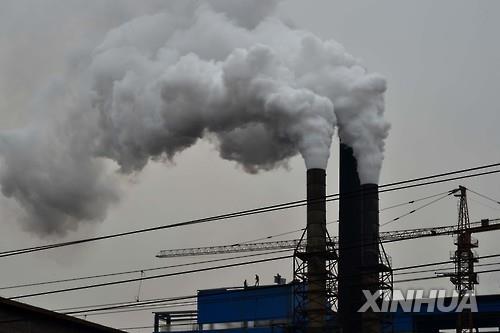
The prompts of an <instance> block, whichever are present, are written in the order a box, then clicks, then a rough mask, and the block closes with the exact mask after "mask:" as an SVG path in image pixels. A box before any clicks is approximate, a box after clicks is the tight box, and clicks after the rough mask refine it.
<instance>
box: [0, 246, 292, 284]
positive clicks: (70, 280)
mask: <svg viewBox="0 0 500 333" xmlns="http://www.w3.org/2000/svg"><path fill="white" fill-rule="evenodd" d="M287 251H290V249H286V250H277V251H272V252H264V253H256V254H246V255H239V256H233V257H228V258H220V259H210V260H203V261H196V262H190V263H184V264H176V265H169V266H162V267H151V268H143V269H135V270H129V271H122V272H114V273H105V274H96V275H87V276H82V277H74V278H67V279H59V280H51V281H42V282H33V283H25V284H18V285H12V286H6V287H0V290H6V289H15V288H23V287H34V286H41V285H47V284H55V283H63V282H72V281H80V280H88V279H96V278H102V277H110V276H117V275H127V274H134V273H141V272H151V271H157V270H163V269H169V268H178V267H184V266H192V265H201V264H207V263H214V262H220V261H228V260H234V259H241V258H249V257H257V256H263V255H269V254H276V253H281V252H287Z"/></svg>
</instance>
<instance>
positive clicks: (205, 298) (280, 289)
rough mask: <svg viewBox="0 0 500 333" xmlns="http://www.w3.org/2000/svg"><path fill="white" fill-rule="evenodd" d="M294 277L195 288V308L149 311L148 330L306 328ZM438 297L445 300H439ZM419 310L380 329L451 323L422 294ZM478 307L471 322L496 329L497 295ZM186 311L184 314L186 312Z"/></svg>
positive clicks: (452, 318) (234, 332)
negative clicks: (300, 318)
mask: <svg viewBox="0 0 500 333" xmlns="http://www.w3.org/2000/svg"><path fill="white" fill-rule="evenodd" d="M296 287H297V285H296V284H294V283H289V284H286V285H273V286H261V287H250V288H247V289H244V288H227V289H223V288H221V289H209V290H201V291H199V292H198V307H197V310H196V311H181V312H159V313H155V330H154V333H164V332H170V331H173V330H175V331H181V332H192V331H203V332H210V333H238V332H248V333H271V332H273V333H281V332H296V331H303V330H304V329H306V326H307V325H306V323H301V322H296V321H295V320H296V317H295V316H294V309H295V308H296V307H297V303H296V298H295V297H294V295H295V288H296ZM444 302H449V301H448V300H444ZM422 303H423V306H422V307H421V310H420V311H419V312H404V311H403V310H402V308H401V307H398V311H397V312H396V313H394V314H393V315H392V316H391V317H390V318H387V319H388V320H390V323H389V322H388V324H390V325H386V326H385V327H382V331H383V332H392V333H409V332H414V333H437V332H439V331H440V330H446V329H448V330H449V329H454V328H455V327H456V319H457V313H443V312H440V311H439V310H438V309H434V310H433V311H430V312H427V305H426V304H425V300H424V302H422ZM477 305H478V310H479V311H478V312H477V313H473V315H472V319H473V321H474V323H475V325H476V326H477V327H485V328H493V329H494V330H495V331H496V330H498V329H500V295H487V296H477ZM188 312H190V313H189V315H187V313H188ZM326 318H327V320H326V325H325V327H326V329H327V331H329V332H339V331H340V328H339V326H338V321H337V319H338V317H337V314H336V313H335V312H334V311H331V310H330V311H329V312H327V316H326Z"/></svg>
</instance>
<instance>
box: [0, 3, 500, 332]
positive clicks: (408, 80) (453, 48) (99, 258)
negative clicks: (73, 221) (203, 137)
mask: <svg viewBox="0 0 500 333" xmlns="http://www.w3.org/2000/svg"><path fill="white" fill-rule="evenodd" d="M159 6H160V1H142V2H140V4H139V2H136V1H98V0H95V1H87V0H86V1H83V0H81V1H78V0H71V1H63V0H59V1H56V0H43V1H36V0H31V1H30V0H17V1H8V0H7V1H6V0H2V1H0V31H1V32H0V120H1V125H0V127H1V128H3V129H9V128H15V127H18V126H22V125H23V124H24V123H25V122H26V120H27V117H28V114H29V113H28V112H27V111H26V110H28V109H30V107H32V106H31V103H32V101H33V96H34V95H35V94H36V91H37V89H38V88H40V87H41V86H42V85H43V84H44V82H46V81H47V80H48V79H49V77H50V76H52V75H54V74H58V73H62V72H63V71H64V68H65V63H66V61H67V59H68V57H69V58H70V59H71V57H73V56H76V55H78V54H79V49H81V48H92V46H94V45H96V44H98V43H99V42H100V41H101V39H102V38H103V36H104V34H105V32H107V31H108V30H109V29H110V28H112V27H115V26H117V25H119V24H121V23H123V22H125V21H127V20H128V19H130V18H131V17H135V16H139V15H142V14H145V13H153V12H155V10H157V9H158V8H159ZM499 10H500V3H499V2H497V1H474V2H472V1H456V0H449V1H439V2H435V1H411V2H410V1H404V2H403V1H363V2H361V1H359V2H352V1H327V0H325V1H307V2H305V1H299V0H295V1H287V2H285V3H283V4H282V5H281V7H280V9H279V13H280V15H282V16H284V17H288V18H290V19H291V20H292V21H293V22H295V24H296V25H297V26H298V27H300V28H304V29H307V30H310V31H312V32H314V33H315V34H317V35H319V36H321V37H322V38H325V39H328V38H332V39H335V40H337V41H338V42H340V43H341V44H343V45H344V46H345V47H346V49H347V50H348V51H349V52H350V53H351V54H353V55H355V56H357V57H360V58H362V59H363V62H364V63H365V65H366V66H367V67H368V68H369V69H370V70H371V71H376V72H379V73H381V74H383V75H384V76H386V77H387V79H388V91H387V94H386V117H387V118H388V120H389V121H390V122H391V123H392V129H391V131H390V134H389V138H388V139H387V141H386V142H387V145H386V154H385V162H384V166H383V169H382V177H381V184H383V183H387V182H391V181H396V180H400V179H406V178H411V177H418V176H424V175H428V174H432V173H437V172H442V171H448V170H454V169H460V168H466V167H471V166H475V165H480V164H487V163H493V162H498V159H499V153H498V152H499V149H500V136H499V135H498V133H497V127H498V123H499V119H500V116H499V115H500V110H499V107H498V103H497V95H498V92H499V82H500V46H499V44H498V36H497V35H498V31H500V22H498V19H497V13H498V12H499ZM337 144H338V140H335V141H334V144H333V148H332V152H331V154H332V157H331V158H330V162H329V167H328V170H327V171H328V177H329V178H328V192H329V193H336V192H337V175H338V173H337V164H338V159H337ZM122 178H123V179H122V181H121V184H122V192H123V196H122V199H121V201H120V203H119V204H118V205H117V206H115V207H113V208H112V209H111V210H110V212H109V214H108V217H107V218H106V220H105V221H104V222H103V223H100V224H95V225H92V226H87V227H85V228H84V229H80V230H79V231H78V232H74V233H71V234H69V235H68V236H67V237H66V238H65V239H68V240H69V239H74V238H80V237H83V236H86V235H94V234H107V233H111V232H118V231H125V230H130V229H135V228H142V227H148V226H155V225H159V224H164V223H171V222H176V221H180V220H185V219H191V218H196V217H203V216H207V215H211V214H217V213H223V212H230V211H235V210H238V209H245V208H253V207H258V206H261V205H265V204H272V203H279V202H286V201H290V200H296V199H301V198H303V197H304V194H305V184H304V180H305V169H304V163H303V161H302V159H301V158H300V157H296V158H294V159H293V160H292V161H291V163H290V169H289V170H283V169H278V170H275V171H271V172H262V173H259V174H258V175H249V174H246V173H244V172H243V171H242V170H241V169H240V168H238V167H236V166H235V164H234V163H233V162H228V161H224V160H221V159H220V158H219V157H218V154H217V153H216V152H215V151H214V148H213V147H212V146H211V145H209V144H208V143H204V142H202V143H200V144H198V145H196V146H194V147H193V148H190V149H188V150H187V151H186V152H184V153H183V154H182V155H180V156H179V157H178V158H177V159H176V162H175V165H165V164H162V163H150V164H149V165H148V166H147V167H146V168H145V169H144V170H143V171H142V172H141V173H140V174H137V175H134V176H132V177H128V178H125V177H122ZM458 184H464V185H466V186H470V187H471V188H472V189H474V190H477V191H479V192H481V193H484V194H487V195H489V196H491V197H493V198H497V200H498V199H499V198H500V185H499V182H498V176H486V177H484V178H480V179H472V180H466V181H463V182H460V183H455V184H454V183H447V184H443V185H436V186H432V187H428V188H421V189H415V190H408V191H400V192H397V193H394V194H384V195H382V196H381V204H380V205H381V207H385V206H389V205H392V204H396V203H400V202H404V201H405V200H411V199H414V198H417V197H424V196H427V195H431V194H435V193H439V192H443V191H446V190H448V189H451V188H453V187H454V186H457V185H458ZM472 198H473V199H475V200H479V201H480V203H478V202H476V201H470V210H471V218H472V219H473V220H477V219H480V218H483V217H499V216H500V211H499V208H498V206H497V207H496V209H491V208H488V207H486V206H484V204H486V205H490V206H491V205H493V204H492V203H488V202H485V201H484V200H482V199H480V198H477V197H472ZM409 209H410V208H409V207H404V208H401V209H399V210H390V211H387V212H384V213H382V215H381V222H384V221H386V220H389V219H390V218H392V217H395V216H398V215H399V214H403V213H405V212H406V211H408V210H409ZM18 213H19V208H18V207H17V205H16V204H15V203H14V202H12V201H11V200H7V199H5V198H1V199H0V216H1V217H2V223H1V224H0V234H1V235H2V237H1V247H2V249H13V248H21V247H25V246H32V245H34V244H39V243H45V242H48V241H54V240H55V239H45V240H40V239H38V238H37V237H36V236H34V235H32V234H30V233H27V232H25V231H23V230H22V228H21V227H20V225H19V224H18V223H17V222H16V217H17V215H18ZM328 215H329V218H330V219H332V220H333V219H336V218H337V217H336V216H337V205H336V204H330V205H329V211H328ZM304 216H305V214H304V211H303V210H302V209H296V210H293V211H289V212H279V213H272V214H267V215H262V216H252V217H247V218H242V219H239V220H234V221H227V222H220V223H214V224H210V225H205V226H198V227H188V228H184V229H177V230H173V231H169V232H158V233H154V234H148V235H143V236H136V237H130V238H123V239H119V240H113V241H109V242H102V243H95V244H88V245H85V246H79V247H75V248H65V249H63V250H54V251H48V252H43V253H39V254H34V255H25V256H18V257H13V258H7V259H2V260H3V269H2V279H1V286H4V285H11V284H16V283H21V282H31V281H41V280H50V279H54V278H62V277H73V276H79V275H87V274H98V273H105V272H113V271H120V270H128V269H135V268H147V267H152V266H159V265H166V264H168V263H170V262H173V263H177V262H184V261H187V259H183V260H180V259H178V260H160V259H156V258H155V257H154V255H155V254H156V252H157V251H158V250H160V249H163V248H177V247H191V246H203V245H216V244H222V243H234V242H238V241H243V240H247V239H252V238H257V237H262V236H266V235H269V234H273V233H279V232H283V231H288V230H292V229H297V228H300V227H302V226H303V225H304ZM455 221H456V202H455V200H454V199H445V200H444V201H441V202H440V203H437V204H435V205H433V206H431V207H429V208H427V209H425V210H423V211H422V212H419V213H418V214H415V215H414V216H411V217H408V218H405V219H402V220H401V221H399V222H396V223H393V224H392V225H390V226H387V227H385V228H383V230H391V229H393V228H413V227H420V226H433V225H448V224H453V223H455ZM333 233H334V234H336V231H335V228H333ZM497 236H498V235H497V234H496V233H492V234H488V235H479V236H478V238H479V240H480V248H479V251H478V252H479V253H480V254H491V253H497V252H498V250H499V247H498V244H497V242H496V237H497ZM452 246H453V245H452V241H451V239H450V238H447V237H445V238H436V239H433V240H428V241H410V242H404V243H401V244H397V245H391V246H390V247H388V250H389V254H390V255H392V257H393V263H394V266H401V265H407V264H412V263H421V262H423V261H428V260H432V261H439V260H445V259H447V257H448V253H449V250H452V249H453V247H452ZM193 260H196V259H193ZM277 272H280V273H281V274H282V275H283V276H286V277H287V278H288V279H289V278H290V274H291V264H290V262H280V263H273V264H269V265H264V264H263V265H260V266H254V267H249V268H242V269H238V270H224V271H219V272H213V273H207V274H203V275H201V274H200V275H193V276H185V277H181V278H171V279H164V280H158V281H149V282H145V283H144V284H143V287H142V292H141V298H155V297H169V296H175V295H186V294H193V293H194V292H195V291H196V290H197V289H203V288H211V287H219V286H224V285H227V286H233V285H239V284H241V283H242V281H243V280H244V279H245V278H247V279H249V281H251V280H252V277H253V274H255V273H259V274H260V275H261V283H271V282H272V276H273V275H274V274H275V273H277ZM137 277H138V276H137ZM497 281H498V275H496V274H488V275H484V276H481V285H480V286H479V288H478V290H479V292H481V293H499V290H498V288H499V286H498V282H497ZM407 286H409V285H405V286H404V287H407ZM413 286H424V287H429V286H440V287H449V282H448V281H446V280H444V279H443V280H436V281H433V282H432V283H431V282H429V283H419V284H413ZM51 288H52V287H51ZM51 288H49V289H51ZM31 290H33V291H34V290H35V289H27V288H26V289H20V290H15V291H14V290H11V291H8V292H4V293H2V296H12V295H17V294H23V293H28V292H29V291H31ZM36 290H39V289H36ZM136 293H137V284H130V285H124V286H117V287H111V288H105V289H103V288H101V289H98V290H97V289H96V290H91V291H85V292H75V293H67V294H61V295H54V296H50V297H37V298H33V299H29V302H30V303H33V304H36V305H41V306H44V307H47V308H49V309H58V308H64V307H71V306H78V305H86V304H99V303H108V302H115V301H123V300H133V298H134V297H135V295H136ZM88 319H90V320H95V321H98V322H100V323H104V324H108V325H111V326H114V327H118V328H119V327H129V326H143V325H147V324H151V323H152V315H151V314H150V312H149V311H144V312H133V313H131V314H117V315H112V316H95V317H89V318H88ZM147 331H148V330H144V332H147Z"/></svg>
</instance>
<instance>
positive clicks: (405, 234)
mask: <svg viewBox="0 0 500 333" xmlns="http://www.w3.org/2000/svg"><path fill="white" fill-rule="evenodd" d="M485 221H486V222H487V223H485ZM468 229H469V231H470V233H477V232H484V231H491V230H498V229H500V218H497V219H489V220H482V221H478V222H473V223H470V226H469V227H468ZM459 233H460V231H459V229H458V228H457V226H456V225H450V226H441V227H433V228H419V229H406V230H396V231H386V232H381V233H380V241H381V243H388V242H394V241H400V240H407V239H415V238H424V237H433V236H446V235H456V234H459ZM332 242H334V243H337V242H338V238H337V237H332ZM306 243H307V242H306V240H305V239H304V240H301V239H289V240H281V241H271V242H258V243H242V244H233V245H221V246H207V247H193V248H185V249H172V250H162V251H160V252H159V253H158V254H157V255H156V257H158V258H175V257H189V256H201V255H213V254H226V253H240V252H255V251H271V250H283V249H290V250H293V249H296V248H297V247H300V248H301V249H305V246H306Z"/></svg>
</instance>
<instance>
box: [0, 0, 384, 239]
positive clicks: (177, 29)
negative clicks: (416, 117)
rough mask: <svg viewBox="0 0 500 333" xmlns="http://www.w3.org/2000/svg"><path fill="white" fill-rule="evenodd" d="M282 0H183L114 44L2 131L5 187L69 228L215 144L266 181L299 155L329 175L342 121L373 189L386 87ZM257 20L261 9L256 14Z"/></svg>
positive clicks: (119, 32) (56, 229)
mask: <svg viewBox="0 0 500 333" xmlns="http://www.w3.org/2000/svg"><path fill="white" fill-rule="evenodd" d="M275 5H276V2H273V1H265V2H264V1H262V2H258V3H257V4H256V3H255V2H254V1H238V2H235V1H227V0H213V1H209V2H202V3H201V4H199V3H198V2H196V4H195V3H194V2H193V3H191V2H189V3H188V4H186V2H178V3H176V2H174V4H173V5H172V4H169V6H168V8H166V9H165V10H164V11H163V12H160V13H157V14H154V15H149V16H142V17H138V18H136V19H133V20H131V21H129V22H127V23H125V24H123V25H122V26H119V27H117V28H115V29H113V30H111V31H109V32H108V34H107V35H106V36H105V37H104V39H103V41H102V43H101V44H100V45H98V46H97V47H96V48H95V49H94V50H93V51H92V53H91V54H88V55H87V56H85V57H81V59H79V60H78V61H76V62H75V61H73V62H71V63H70V64H69V70H68V71H67V74H66V75H65V76H64V77H63V78H62V79H60V80H56V81H54V82H52V83H51V85H49V87H48V88H46V89H45V90H44V91H43V92H41V93H40V94H39V97H38V98H37V99H36V101H35V102H34V103H33V108H34V109H35V110H36V114H37V116H36V118H35V120H34V121H33V123H32V124H31V125H30V126H28V127H26V128H22V129H18V130H13V131H4V132H0V156H1V162H0V163H1V164H0V182H1V186H2V192H3V194H4V195H5V196H7V197H11V198H14V199H15V200H16V201H17V202H18V203H19V204H20V205H21V206H22V207H23V208H24V210H25V212H26V217H25V220H26V221H27V226H29V228H31V229H33V230H36V231H38V232H42V233H45V234H64V233H65V232H66V231H67V230H69V229H75V228H77V225H78V223H77V222H79V221H95V220H100V219H103V218H104V217H105V213H106V210H107V208H108V206H109V205H110V204H112V203H114V202H116V201H117V199H118V191H117V184H116V179H115V177H112V176H110V175H109V174H108V173H107V172H106V171H105V170H106V167H105V164H106V161H108V160H112V161H115V162H116V163H117V164H118V165H119V168H120V171H121V172H123V173H131V172H138V171H140V170H141V169H143V168H144V166H145V165H146V164H147V163H148V162H149V161H150V160H162V159H173V158H175V156H176V155H177V154H179V153H181V152H182V151H183V150H185V149H186V148H188V147H190V146H192V145H194V144H196V142H197V141H198V140H203V139H206V140H210V141H211V142H213V143H214V144H215V146H216V147H217V149H218V151H219V154H220V156H221V157H222V158H224V159H226V160H231V161H235V162H237V163H238V164H239V165H241V166H242V167H243V168H244V170H246V171H247V172H250V173H256V172H259V171H260V170H270V169H273V168H276V167H279V166H283V165H286V163H287V161H288V159H289V158H291V157H293V156H295V155H297V154H300V155H301V156H302V157H303V158H304V161H305V164H306V167H307V168H326V166H327V161H328V158H329V155H330V146H331V142H332V136H333V134H334V131H335V127H336V126H338V131H339V136H340V138H341V140H342V141H343V142H344V143H346V144H348V145H350V146H351V147H353V149H354V152H355V155H356V157H357V159H358V162H359V172H360V176H361V178H362V182H373V183H376V182H378V176H379V173H380V168H381V164H382V159H383V147H384V146H383V145H384V143H383V141H384V139H385V137H386V136H387V131H388V127H389V126H388V124H387V123H386V121H385V120H384V119H383V111H384V101H383V94H384V92H385V89H386V84H385V80H384V79H383V78H382V77H381V76H380V75H377V74H370V73H368V72H367V71H366V70H365V69H364V68H363V67H362V66H361V64H360V63H359V61H358V60H357V59H356V58H354V57H353V56H351V55H350V54H348V53H347V52H346V51H345V50H344V48H343V47H342V46H341V45H340V44H338V43H337V42H335V41H332V40H327V41H324V40H321V39H319V38H318V37H316V36H314V35H313V34H311V33H309V32H307V31H303V30H298V29H295V28H293V27H290V26H289V25H287V24H285V23H284V22H283V21H282V20H280V19H279V18H278V17H276V16H275V15H274V9H275ZM250 13H251V15H249V14H250Z"/></svg>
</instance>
